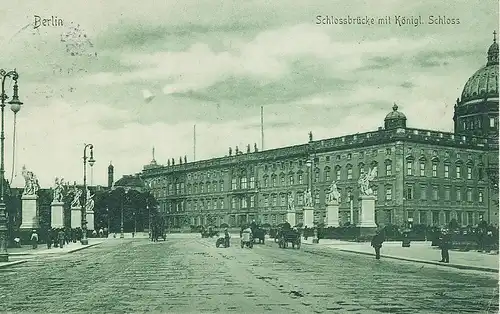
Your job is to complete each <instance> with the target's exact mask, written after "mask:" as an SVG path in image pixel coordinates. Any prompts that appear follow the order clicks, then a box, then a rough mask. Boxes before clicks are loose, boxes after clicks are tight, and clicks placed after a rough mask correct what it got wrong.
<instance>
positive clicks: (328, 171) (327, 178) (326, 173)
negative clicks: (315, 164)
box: [324, 166, 331, 182]
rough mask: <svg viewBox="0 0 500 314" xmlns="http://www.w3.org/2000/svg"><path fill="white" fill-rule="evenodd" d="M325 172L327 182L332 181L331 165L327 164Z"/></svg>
mask: <svg viewBox="0 0 500 314" xmlns="http://www.w3.org/2000/svg"><path fill="white" fill-rule="evenodd" d="M324 173H325V181H326V182H329V181H330V179H331V178H330V175H331V174H330V167H328V166H326V167H325V170H324Z"/></svg>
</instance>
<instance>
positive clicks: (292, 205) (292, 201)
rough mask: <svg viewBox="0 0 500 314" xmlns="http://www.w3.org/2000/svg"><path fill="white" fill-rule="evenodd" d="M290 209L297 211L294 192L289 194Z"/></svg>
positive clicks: (290, 210)
mask: <svg viewBox="0 0 500 314" xmlns="http://www.w3.org/2000/svg"><path fill="white" fill-rule="evenodd" d="M288 211H289V212H295V203H294V198H293V192H292V193H290V194H289V195H288Z"/></svg>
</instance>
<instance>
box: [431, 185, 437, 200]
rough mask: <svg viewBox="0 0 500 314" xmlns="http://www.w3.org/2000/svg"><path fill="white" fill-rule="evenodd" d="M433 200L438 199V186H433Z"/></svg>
mask: <svg viewBox="0 0 500 314" xmlns="http://www.w3.org/2000/svg"><path fill="white" fill-rule="evenodd" d="M432 200H433V201H437V200H438V187H437V186H433V187H432Z"/></svg>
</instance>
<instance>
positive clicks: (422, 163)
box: [420, 161, 425, 177]
mask: <svg viewBox="0 0 500 314" xmlns="http://www.w3.org/2000/svg"><path fill="white" fill-rule="evenodd" d="M420 176H421V177H423V176H425V162H423V161H421V162H420Z"/></svg>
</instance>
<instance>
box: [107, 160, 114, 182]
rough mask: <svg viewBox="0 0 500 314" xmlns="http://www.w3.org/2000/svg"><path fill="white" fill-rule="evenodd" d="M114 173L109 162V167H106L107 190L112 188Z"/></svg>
mask: <svg viewBox="0 0 500 314" xmlns="http://www.w3.org/2000/svg"><path fill="white" fill-rule="evenodd" d="M114 172H115V167H113V164H112V163H111V161H110V162H109V166H108V188H111V187H113V183H114V178H113V176H114Z"/></svg>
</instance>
